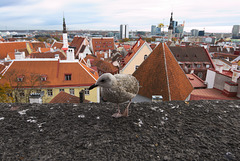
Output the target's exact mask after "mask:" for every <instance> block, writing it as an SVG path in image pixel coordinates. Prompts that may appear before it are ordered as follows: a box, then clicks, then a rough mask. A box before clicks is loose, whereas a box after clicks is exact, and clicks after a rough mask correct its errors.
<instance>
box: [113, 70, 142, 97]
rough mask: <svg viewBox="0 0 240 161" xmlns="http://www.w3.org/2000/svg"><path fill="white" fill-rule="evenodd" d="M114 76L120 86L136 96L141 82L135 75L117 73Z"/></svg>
mask: <svg viewBox="0 0 240 161" xmlns="http://www.w3.org/2000/svg"><path fill="white" fill-rule="evenodd" d="M114 76H115V77H116V79H117V82H118V86H119V87H120V88H122V90H124V91H125V92H127V93H128V94H130V95H133V97H135V96H136V94H137V93H138V90H139V83H138V81H137V79H136V78H135V77H134V76H132V75H129V74H116V75H114Z"/></svg>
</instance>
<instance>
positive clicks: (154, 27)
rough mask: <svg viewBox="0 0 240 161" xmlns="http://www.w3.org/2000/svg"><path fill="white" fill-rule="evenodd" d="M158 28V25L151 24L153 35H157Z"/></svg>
mask: <svg viewBox="0 0 240 161" xmlns="http://www.w3.org/2000/svg"><path fill="white" fill-rule="evenodd" d="M156 29H157V27H156V25H152V26H151V35H156Z"/></svg>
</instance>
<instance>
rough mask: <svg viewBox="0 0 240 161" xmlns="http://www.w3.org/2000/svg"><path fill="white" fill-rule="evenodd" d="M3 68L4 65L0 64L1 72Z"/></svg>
mask: <svg viewBox="0 0 240 161" xmlns="http://www.w3.org/2000/svg"><path fill="white" fill-rule="evenodd" d="M4 68H5V65H3V64H0V73H1V71H2V70H3V69H4Z"/></svg>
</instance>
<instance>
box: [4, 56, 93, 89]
mask: <svg viewBox="0 0 240 161" xmlns="http://www.w3.org/2000/svg"><path fill="white" fill-rule="evenodd" d="M31 74H40V75H47V83H46V85H45V86H47V87H61V86H90V85H92V84H93V83H95V82H96V80H97V79H98V74H97V72H95V71H93V70H92V69H90V68H88V67H87V66H85V65H84V64H82V63H79V62H67V61H59V60H43V59H29V60H15V61H13V62H12V63H11V64H10V65H9V68H8V70H6V73H5V74H4V75H6V77H8V78H11V77H12V79H13V80H16V77H17V76H19V75H21V76H24V81H23V86H24V87H29V86H30V79H29V78H30V75H31ZM65 74H71V75H72V76H71V80H68V81H67V80H65ZM4 78H5V77H4ZM6 82H8V80H7V79H1V80H0V83H6ZM13 86H16V82H14V83H13ZM36 86H38V85H36Z"/></svg>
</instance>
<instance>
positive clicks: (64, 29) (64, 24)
mask: <svg viewBox="0 0 240 161" xmlns="http://www.w3.org/2000/svg"><path fill="white" fill-rule="evenodd" d="M63 33H67V29H66V23H65V17H64V13H63Z"/></svg>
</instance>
